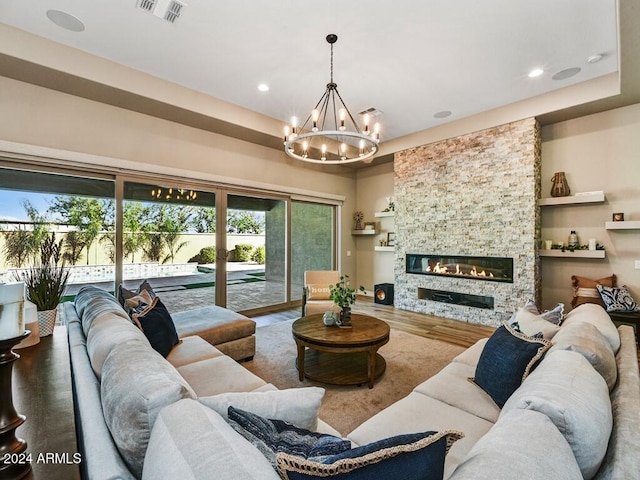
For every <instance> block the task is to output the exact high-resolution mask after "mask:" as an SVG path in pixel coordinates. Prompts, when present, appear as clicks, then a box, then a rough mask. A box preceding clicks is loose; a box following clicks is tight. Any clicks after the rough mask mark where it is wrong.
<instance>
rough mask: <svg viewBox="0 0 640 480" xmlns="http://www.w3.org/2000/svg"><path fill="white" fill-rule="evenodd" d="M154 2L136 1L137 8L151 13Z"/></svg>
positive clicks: (146, 0) (154, 0)
mask: <svg viewBox="0 0 640 480" xmlns="http://www.w3.org/2000/svg"><path fill="white" fill-rule="evenodd" d="M155 6H156V0H138V8H139V9H141V10H144V11H146V12H153V8H154V7H155Z"/></svg>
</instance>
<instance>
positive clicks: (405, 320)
mask: <svg viewBox="0 0 640 480" xmlns="http://www.w3.org/2000/svg"><path fill="white" fill-rule="evenodd" d="M352 311H353V312H354V313H362V314H365V315H371V316H372V317H376V318H379V319H380V320H384V321H385V322H387V323H388V324H389V326H390V327H391V328H395V329H397V330H402V331H405V332H408V333H413V334H414V335H419V336H422V337H426V338H432V339H434V340H440V341H443V342H447V343H451V344H454V345H460V346H462V347H470V346H471V345H473V344H474V343H475V342H477V341H478V340H479V339H481V338H486V337H490V336H491V334H492V333H493V331H494V328H493V327H485V326H483V325H475V324H472V323H466V322H460V321H457V320H449V319H447V318H442V317H436V316H435V315H425V314H422V313H415V312H409V311H407V310H400V309H397V308H395V307H393V306H390V305H380V304H377V303H375V302H374V301H373V299H372V298H369V297H358V300H357V301H356V303H355V304H354V305H353V307H352ZM299 317H300V308H296V309H293V310H285V311H282V312H275V313H269V314H266V315H259V316H255V317H253V320H255V321H256V324H257V326H258V327H260V326H266V325H269V324H272V323H277V322H281V321H286V320H293V319H296V318H299Z"/></svg>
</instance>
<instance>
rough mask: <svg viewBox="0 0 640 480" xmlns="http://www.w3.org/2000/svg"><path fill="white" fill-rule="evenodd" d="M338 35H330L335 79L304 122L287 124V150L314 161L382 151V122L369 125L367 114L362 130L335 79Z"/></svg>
mask: <svg viewBox="0 0 640 480" xmlns="http://www.w3.org/2000/svg"><path fill="white" fill-rule="evenodd" d="M337 41H338V36H337V35H335V34H333V33H331V34H329V35H327V42H328V43H329V45H331V80H330V81H329V83H327V89H326V90H325V92H324V94H323V95H322V97H320V100H319V101H318V103H317V104H316V106H315V108H314V109H313V110H312V111H311V114H310V115H309V116H308V117H307V119H306V120H305V121H304V123H303V124H302V125H301V126H298V120H297V118H296V117H293V118H292V119H291V125H287V126H285V127H284V151H285V152H286V153H287V155H289V156H290V157H293V158H297V159H298V160H303V161H305V162H311V163H324V164H343V163H351V162H358V161H364V160H367V159H370V158H371V157H373V156H374V155H375V154H376V152H377V151H378V143H379V142H380V124H379V123H375V124H374V126H373V129H371V128H370V127H369V122H370V120H371V117H370V115H369V114H365V115H364V118H363V128H362V130H361V129H360V127H359V126H358V124H357V123H356V121H355V120H354V118H353V115H351V112H350V111H349V109H348V108H347V106H346V105H345V103H344V101H343V100H342V97H341V96H340V92H338V85H336V84H335V83H334V81H333V44H334V43H336V42H337Z"/></svg>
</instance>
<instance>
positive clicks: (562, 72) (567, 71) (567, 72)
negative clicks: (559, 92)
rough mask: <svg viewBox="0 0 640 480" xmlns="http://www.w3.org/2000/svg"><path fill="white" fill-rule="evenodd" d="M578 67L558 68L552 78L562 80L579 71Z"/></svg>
mask: <svg viewBox="0 0 640 480" xmlns="http://www.w3.org/2000/svg"><path fill="white" fill-rule="evenodd" d="M580 70H581V69H580V68H579V67H572V68H565V69H564V70H560V71H559V72H558V73H556V74H555V75H554V76H553V77H551V78H553V79H554V80H564V79H565V78H569V77H573V76H574V75H577V74H579V73H580Z"/></svg>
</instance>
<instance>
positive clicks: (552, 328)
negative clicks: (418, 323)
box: [513, 308, 560, 340]
mask: <svg viewBox="0 0 640 480" xmlns="http://www.w3.org/2000/svg"><path fill="white" fill-rule="evenodd" d="M513 321H514V322H515V323H517V324H518V327H519V328H520V331H521V332H522V333H524V334H525V335H529V336H530V337H533V336H534V335H536V334H537V333H542V337H543V338H544V339H545V340H551V339H552V338H553V336H554V335H555V334H556V333H558V330H560V327H559V326H558V325H556V324H553V323H551V322H549V321H547V320H545V319H544V318H542V317H540V316H539V315H536V314H534V313H531V312H530V311H528V310H525V309H524V308H521V309H520V310H518V313H516V315H515V318H514V320H513Z"/></svg>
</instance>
